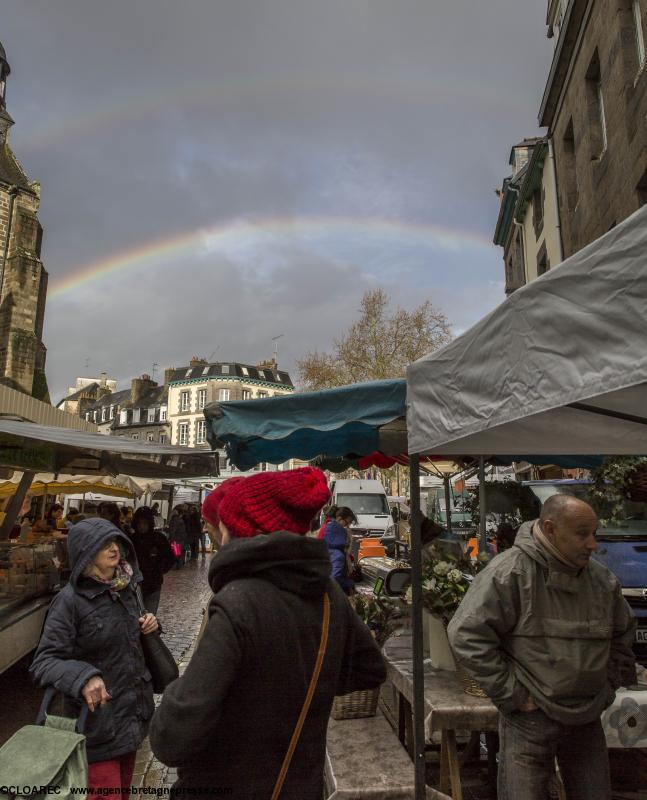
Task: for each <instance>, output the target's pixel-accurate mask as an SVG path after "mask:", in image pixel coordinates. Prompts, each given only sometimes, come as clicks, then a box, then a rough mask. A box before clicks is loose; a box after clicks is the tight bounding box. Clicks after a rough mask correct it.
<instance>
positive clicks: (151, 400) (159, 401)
mask: <svg viewBox="0 0 647 800" xmlns="http://www.w3.org/2000/svg"><path fill="white" fill-rule="evenodd" d="M167 398H168V387H166V386H154V387H153V388H152V389H149V390H148V391H147V392H145V393H144V394H143V395H142V396H141V397H140V398H139V400H138V401H137V403H131V402H130V392H128V400H126V401H125V402H123V403H121V408H154V407H157V406H160V405H163V403H165V402H166V400H167Z"/></svg>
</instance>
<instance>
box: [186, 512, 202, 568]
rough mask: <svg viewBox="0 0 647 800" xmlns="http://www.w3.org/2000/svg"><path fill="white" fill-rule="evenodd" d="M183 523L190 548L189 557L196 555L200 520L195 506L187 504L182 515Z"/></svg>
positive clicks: (200, 533)
mask: <svg viewBox="0 0 647 800" xmlns="http://www.w3.org/2000/svg"><path fill="white" fill-rule="evenodd" d="M184 525H185V527H186V538H187V542H188V545H189V547H190V548H191V559H192V560H195V559H197V557H198V550H199V548H200V537H201V536H202V520H201V519H200V511H199V509H198V507H197V506H193V505H191V506H189V507H188V508H187V510H186V513H185V515H184Z"/></svg>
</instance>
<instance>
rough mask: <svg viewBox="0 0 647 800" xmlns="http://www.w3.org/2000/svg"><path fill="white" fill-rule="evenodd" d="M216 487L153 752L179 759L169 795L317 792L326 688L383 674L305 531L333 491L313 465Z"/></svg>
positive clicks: (370, 683) (328, 703)
mask: <svg viewBox="0 0 647 800" xmlns="http://www.w3.org/2000/svg"><path fill="white" fill-rule="evenodd" d="M228 484H229V485H228ZM214 494H215V492H214V493H212V495H210V497H209V498H207V501H206V502H205V507H203V516H204V517H205V519H206V520H207V522H209V526H208V529H209V530H210V535H212V536H213V538H214V539H215V543H216V544H217V545H219V548H220V549H219V551H218V553H217V555H216V556H215V557H214V558H213V559H212V562H211V566H210V569H209V583H210V585H211V588H212V589H213V592H214V597H213V599H212V601H211V604H210V607H209V621H208V624H207V626H206V629H205V631H204V635H203V637H202V639H201V641H200V644H199V645H198V647H197V649H196V651H195V653H194V655H193V658H192V659H191V662H190V663H189V665H188V666H187V669H186V671H185V673H184V675H183V676H182V677H181V678H179V679H178V680H177V681H174V682H173V683H172V684H171V685H170V686H169V687H168V689H167V690H166V692H165V693H164V697H163V699H162V703H161V705H160V707H159V709H158V711H157V713H156V715H155V718H154V720H153V723H152V727H151V732H150V740H151V745H152V748H153V751H154V753H155V755H156V756H157V757H158V758H159V759H160V760H161V761H162V762H163V763H165V764H168V765H169V766H173V767H177V769H178V782H177V783H176V784H175V789H176V790H177V791H178V793H182V794H184V793H190V794H191V795H192V796H193V797H196V796H197V797H203V798H207V797H214V796H219V795H224V794H226V795H227V796H228V797H229V796H231V797H235V798H236V799H237V800H243V799H244V800H259V798H267V799H268V800H269V798H271V797H272V795H273V794H274V793H275V792H277V791H278V792H279V793H280V797H281V798H282V800H321V797H322V796H323V772H324V758H325V751H326V729H327V725H328V718H329V715H330V709H331V707H332V702H333V697H334V696H335V695H336V694H346V693H348V692H352V691H355V690H359V689H370V688H374V687H377V686H379V685H380V684H381V683H382V682H383V681H384V679H385V677H386V671H385V666H384V661H383V659H382V656H381V654H380V651H379V649H378V647H377V646H376V644H375V642H374V640H373V638H372V636H371V634H370V632H369V630H368V628H366V626H365V625H364V624H363V623H362V622H361V621H360V619H359V617H358V616H357V614H356V613H355V612H354V611H353V609H352V608H351V606H350V604H349V603H348V601H347V599H346V597H345V595H344V593H343V592H342V590H341V588H340V587H339V585H338V584H337V582H336V581H335V580H333V579H332V578H331V564H330V559H329V557H328V551H327V547H326V543H325V542H324V541H321V540H319V539H316V538H313V537H309V536H306V535H305V534H306V533H307V532H308V530H309V528H310V523H311V521H312V519H313V518H314V517H315V516H316V515H317V513H318V512H319V511H320V509H321V508H322V507H323V506H324V505H325V503H326V502H327V501H328V499H329V497H330V493H329V491H328V487H327V485H326V479H325V476H324V475H323V473H322V472H321V471H319V470H317V469H313V468H311V467H306V468H303V469H298V470H288V471H284V472H264V473H259V474H258V475H253V476H251V477H249V478H244V479H237V482H236V483H233V481H227V482H225V483H224V484H222V486H221V487H220V492H219V494H218V495H217V496H216V497H213V495H214ZM212 497H213V499H211V498H212ZM216 522H217V523H218V524H217V526H216V524H215V523H216ZM304 712H305V722H304V723H303V725H302V727H300V725H299V719H300V717H303V716H304ZM291 745H292V747H291ZM290 750H293V755H292V757H291V758H290V757H289V755H288V754H289V751H290ZM280 774H281V775H283V776H284V782H283V783H282V784H281V783H280V779H279V775H280ZM279 787H280V789H279Z"/></svg>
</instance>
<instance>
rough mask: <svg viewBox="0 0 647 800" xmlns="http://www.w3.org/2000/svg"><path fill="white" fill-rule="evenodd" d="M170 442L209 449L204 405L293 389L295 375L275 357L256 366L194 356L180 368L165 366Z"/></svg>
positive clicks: (289, 391)
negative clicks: (283, 368)
mask: <svg viewBox="0 0 647 800" xmlns="http://www.w3.org/2000/svg"><path fill="white" fill-rule="evenodd" d="M165 380H166V381H167V382H168V387H169V389H168V418H169V422H170V424H171V443H172V444H178V445H183V446H185V447H199V448H204V449H209V443H208V441H207V429H206V420H205V417H204V407H205V406H206V405H208V404H209V403H212V402H215V401H227V400H251V399H253V398H258V397H274V396H276V395H284V394H290V393H292V392H294V385H293V383H292V379H291V378H290V376H289V374H288V373H287V372H284V371H283V370H279V368H278V364H277V363H276V361H275V360H271V361H266V362H261V363H259V364H257V365H256V366H252V365H251V364H238V363H233V362H229V363H217V364H209V362H207V361H206V360H204V359H200V358H193V359H192V360H191V362H190V364H189V365H188V366H186V367H182V368H181V369H169V370H166V378H165Z"/></svg>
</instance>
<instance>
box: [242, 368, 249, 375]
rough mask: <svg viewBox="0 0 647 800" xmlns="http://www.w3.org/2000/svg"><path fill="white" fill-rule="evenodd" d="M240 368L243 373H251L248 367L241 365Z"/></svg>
mask: <svg viewBox="0 0 647 800" xmlns="http://www.w3.org/2000/svg"><path fill="white" fill-rule="evenodd" d="M240 369H241V372H242V373H243V375H249V370H248V369H247V367H241V368H240Z"/></svg>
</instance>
